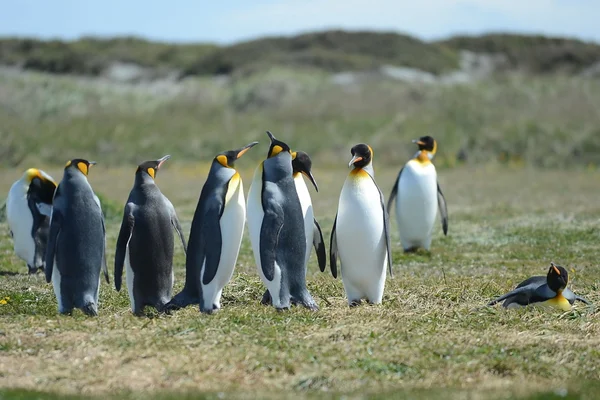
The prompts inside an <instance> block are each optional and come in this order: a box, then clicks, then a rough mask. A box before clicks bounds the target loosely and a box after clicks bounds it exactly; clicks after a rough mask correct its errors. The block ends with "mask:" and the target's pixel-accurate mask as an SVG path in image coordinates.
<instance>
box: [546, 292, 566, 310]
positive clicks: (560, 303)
mask: <svg viewBox="0 0 600 400" xmlns="http://www.w3.org/2000/svg"><path fill="white" fill-rule="evenodd" d="M542 305H544V306H547V307H553V308H558V309H559V310H562V311H570V310H571V303H569V300H567V299H566V297H565V296H563V295H562V293H559V294H557V295H556V297H553V298H551V299H550V300H546V301H544V302H542Z"/></svg>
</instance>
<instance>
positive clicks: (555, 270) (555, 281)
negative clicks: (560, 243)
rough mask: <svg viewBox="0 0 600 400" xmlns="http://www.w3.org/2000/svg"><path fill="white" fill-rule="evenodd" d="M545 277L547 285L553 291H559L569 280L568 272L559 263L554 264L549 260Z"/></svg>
mask: <svg viewBox="0 0 600 400" xmlns="http://www.w3.org/2000/svg"><path fill="white" fill-rule="evenodd" d="M546 279H547V283H548V287H549V288H550V289H552V290H553V291H554V292H556V293H560V292H562V291H563V290H564V289H565V288H566V287H567V283H568V282H569V273H568V272H567V270H566V269H564V268H563V267H561V266H560V265H556V264H554V263H553V262H551V263H550V269H548V276H547V277H546Z"/></svg>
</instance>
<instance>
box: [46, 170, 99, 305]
mask: <svg viewBox="0 0 600 400" xmlns="http://www.w3.org/2000/svg"><path fill="white" fill-rule="evenodd" d="M95 164H96V163H95V162H93V161H87V160H83V159H74V160H71V161H69V162H67V165H66V166H65V171H64V174H63V179H62V181H61V182H60V184H59V185H58V187H57V188H56V192H55V193H54V201H53V206H52V216H51V217H50V233H49V236H48V246H47V249H46V268H45V271H46V282H50V281H52V286H53V287H54V293H55V294H56V300H57V301H58V311H59V312H60V313H61V314H70V313H71V312H72V310H73V308H79V309H80V310H82V311H83V312H84V313H85V314H87V315H91V316H95V315H98V293H99V291H100V270H103V271H104V277H105V278H106V282H108V283H110V280H109V278H108V270H107V267H106V251H105V250H106V230H105V227H104V215H103V213H102V208H101V206H100V200H99V199H98V196H96V195H95V194H94V191H93V190H92V187H91V186H90V184H89V182H88V180H87V176H88V173H89V169H90V167H91V166H92V165H95Z"/></svg>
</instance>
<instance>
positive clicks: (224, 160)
mask: <svg viewBox="0 0 600 400" xmlns="http://www.w3.org/2000/svg"><path fill="white" fill-rule="evenodd" d="M217 161H218V162H219V164H221V165H222V166H224V167H229V165H228V164H227V156H224V155H223V154H221V155H220V156H217Z"/></svg>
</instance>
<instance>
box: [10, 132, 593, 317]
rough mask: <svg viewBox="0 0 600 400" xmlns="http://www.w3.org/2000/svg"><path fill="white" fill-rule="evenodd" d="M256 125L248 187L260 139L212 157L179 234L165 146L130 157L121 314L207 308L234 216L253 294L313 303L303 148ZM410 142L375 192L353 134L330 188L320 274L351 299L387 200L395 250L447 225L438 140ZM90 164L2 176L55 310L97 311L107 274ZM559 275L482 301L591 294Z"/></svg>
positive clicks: (364, 290) (234, 243)
mask: <svg viewBox="0 0 600 400" xmlns="http://www.w3.org/2000/svg"><path fill="white" fill-rule="evenodd" d="M266 133H267V136H268V138H269V140H270V145H269V149H268V151H267V154H266V158H265V159H264V160H263V161H262V162H261V163H260V164H259V165H258V166H257V167H256V169H255V171H254V175H253V179H252V182H251V185H250V188H249V192H248V198H247V199H246V198H245V197H244V187H243V183H242V179H241V176H240V174H239V173H238V172H237V170H236V169H235V163H236V162H237V160H238V159H239V158H241V157H242V156H243V155H244V154H245V153H246V152H247V151H249V150H250V149H251V148H253V147H254V146H256V145H257V144H258V142H252V143H249V144H247V145H246V146H244V147H241V148H239V149H236V150H228V151H224V152H222V153H219V154H217V155H216V156H215V157H214V159H213V160H212V164H211V166H210V170H209V173H208V177H207V179H206V181H205V183H204V185H203V187H202V189H201V191H200V196H199V199H198V203H197V206H196V210H195V212H194V216H193V219H192V222H191V229H190V233H189V237H188V240H187V242H186V238H185V235H184V232H183V230H182V227H181V224H180V222H179V219H178V216H177V213H176V211H175V207H174V206H173V204H172V203H171V202H170V201H169V199H168V198H167V197H166V196H164V195H163V194H162V192H161V191H160V189H159V188H158V186H157V184H156V178H157V175H158V173H159V170H160V169H161V168H162V167H163V164H164V163H165V162H166V161H167V160H168V159H169V158H170V156H169V155H165V156H164V157H162V158H159V159H157V160H152V161H144V162H142V163H141V164H139V165H138V166H137V170H136V171H135V176H134V182H133V187H132V189H131V191H130V193H129V197H128V198H127V201H126V202H125V206H124V208H123V219H122V222H121V227H120V230H119V234H118V237H117V242H116V251H115V259H114V285H115V289H116V290H117V291H120V290H121V286H122V276H123V269H124V268H125V279H126V285H127V291H128V296H129V301H130V305H131V311H132V313H133V314H135V315H138V316H139V315H143V312H144V308H145V307H147V306H150V307H154V308H155V309H156V310H158V311H159V312H165V313H170V312H172V311H173V310H178V309H181V308H184V307H187V306H190V305H195V306H197V307H198V308H199V310H200V312H202V313H205V314H212V313H214V312H216V311H217V310H219V309H220V308H221V295H222V292H223V289H224V287H225V286H226V285H227V284H228V283H229V281H230V280H231V278H232V276H233V273H234V270H235V266H236V263H237V259H238V255H239V251H240V247H241V243H242V237H243V232H244V228H245V226H246V225H247V226H248V231H249V234H250V242H251V246H252V251H253V253H254V259H255V261H256V268H257V272H258V275H259V277H260V279H261V281H262V283H263V284H264V286H265V289H266V290H265V292H264V294H263V296H262V299H261V302H262V303H263V304H268V305H271V306H273V307H274V308H276V309H278V310H284V309H288V308H289V307H290V306H291V305H300V306H303V307H305V308H307V309H310V310H318V309H319V307H318V305H317V303H316V302H315V300H314V298H313V297H312V295H311V294H310V292H309V290H308V288H307V285H306V275H307V265H308V262H309V259H310V256H311V254H312V250H313V249H314V251H315V253H316V257H317V263H318V265H319V269H320V270H321V271H322V272H324V271H325V269H326V264H327V254H326V245H325V241H324V239H323V234H322V230H321V226H320V225H319V223H318V222H317V220H316V218H315V213H314V210H313V206H312V201H311V197H310V192H309V190H308V187H307V185H306V183H305V181H304V177H306V178H307V179H308V180H309V181H310V183H311V184H312V185H313V186H314V188H315V190H316V191H317V192H318V190H319V189H318V186H317V182H316V179H315V177H314V176H313V173H312V161H311V159H310V157H309V155H308V154H306V153H305V152H303V151H299V150H292V148H290V146H289V145H288V144H286V143H285V142H283V141H281V140H278V139H277V138H275V136H274V135H273V134H272V133H271V132H269V131H267V132H266ZM413 142H414V143H415V144H416V145H417V146H418V149H417V152H416V153H415V155H414V156H413V158H412V159H410V160H409V161H408V162H406V164H405V165H404V166H403V167H402V168H401V169H400V172H399V173H398V177H397V179H396V180H395V182H394V186H393V189H392V192H391V194H390V195H389V198H388V201H387V203H386V201H385V198H384V195H383V192H382V191H381V190H380V188H379V186H378V184H377V182H376V180H375V170H374V167H373V158H374V152H373V149H372V148H371V146H369V145H368V144H366V143H359V144H356V145H354V146H353V147H352V148H351V149H350V154H351V158H350V160H349V163H348V167H349V168H350V169H351V170H350V172H349V173H348V175H347V177H346V180H345V181H344V183H343V186H342V188H341V192H340V195H339V200H338V206H337V213H336V215H335V218H334V222H333V227H332V231H331V236H330V240H329V264H330V270H331V274H332V276H333V277H334V278H337V276H338V264H339V267H340V273H341V278H342V283H343V287H344V291H345V294H346V299H347V302H348V305H349V306H350V307H354V306H358V305H359V304H361V302H362V301H363V300H366V301H367V302H368V303H371V304H379V303H381V302H382V300H383V294H384V289H385V283H386V278H387V276H388V274H389V276H390V277H392V276H393V272H392V266H393V258H392V244H391V232H390V213H389V210H390V209H391V207H392V204H393V202H394V201H396V206H395V208H394V211H395V216H396V222H397V228H398V232H399V236H400V242H401V245H402V248H403V250H404V252H406V253H410V252H415V251H417V250H418V249H424V250H426V251H429V250H430V246H431V241H432V236H433V230H434V226H435V221H436V219H437V215H438V214H439V216H440V220H441V224H442V231H443V233H444V235H447V233H448V211H447V206H446V200H445V197H444V195H443V193H442V190H441V187H440V185H439V183H438V180H437V173H436V169H435V166H434V165H433V163H432V160H433V158H434V156H435V154H436V152H437V142H436V140H435V139H433V138H432V137H431V136H423V137H420V138H419V139H416V140H413ZM95 164H96V163H95V162H93V161H89V160H84V159H73V160H70V161H68V162H67V163H66V165H65V167H64V172H63V178H62V180H61V181H60V183H58V184H57V183H56V181H55V180H54V179H53V178H52V177H51V176H50V175H48V174H47V173H46V172H44V171H42V170H39V169H36V168H30V169H28V170H27V171H25V173H24V174H23V176H22V177H21V178H20V179H19V180H17V181H16V182H15V183H14V184H13V185H12V187H11V189H10V191H9V195H8V199H7V217H8V225H9V228H10V232H11V237H12V238H13V243H14V251H15V253H16V255H17V256H18V257H19V258H21V259H22V260H23V261H24V262H25V263H26V264H27V266H28V270H29V273H35V272H37V271H38V270H43V271H44V273H45V277H46V281H47V282H48V283H50V282H52V285H53V288H54V293H55V296H56V300H57V303H58V311H59V312H60V313H62V314H70V313H71V312H72V311H73V309H75V308H77V309H80V310H81V311H83V312H84V313H85V314H87V315H90V316H94V315H98V294H99V288H100V283H101V280H102V275H103V276H104V279H105V280H106V282H107V283H110V278H109V274H108V267H107V260H106V246H107V243H106V228H105V221H104V215H103V212H102V206H101V203H100V200H99V198H98V196H96V194H95V193H94V191H93V189H92V187H91V185H90V183H89V182H88V179H87V178H88V174H89V172H90V169H91V168H92V166H94V165H95ZM175 233H177V237H178V239H179V240H180V241H181V244H182V247H183V251H184V252H185V257H186V262H185V284H184V287H183V289H182V290H181V292H179V293H177V294H176V295H175V296H173V295H172V290H173V284H174V274H173V255H174V242H175ZM567 282H568V273H567V271H566V270H565V269H564V268H563V267H562V266H560V265H556V264H554V263H551V266H550V269H549V270H548V274H547V276H535V277H531V278H529V279H527V280H525V281H524V282H522V283H521V284H519V285H518V286H517V287H516V288H515V290H513V291H511V292H509V293H507V294H505V295H503V296H500V297H499V298H497V299H495V300H493V301H491V302H489V303H488V305H489V306H492V305H494V304H496V303H500V302H503V306H504V307H505V308H513V307H518V306H526V305H530V304H536V305H544V306H551V307H554V308H558V309H560V310H563V311H566V310H570V309H571V306H572V304H573V303H574V302H575V301H576V300H578V301H581V302H583V303H586V304H589V302H588V301H587V300H585V299H584V298H582V297H580V296H577V295H575V294H574V293H573V292H572V291H570V290H569V289H568V288H567V287H566V286H567Z"/></svg>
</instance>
